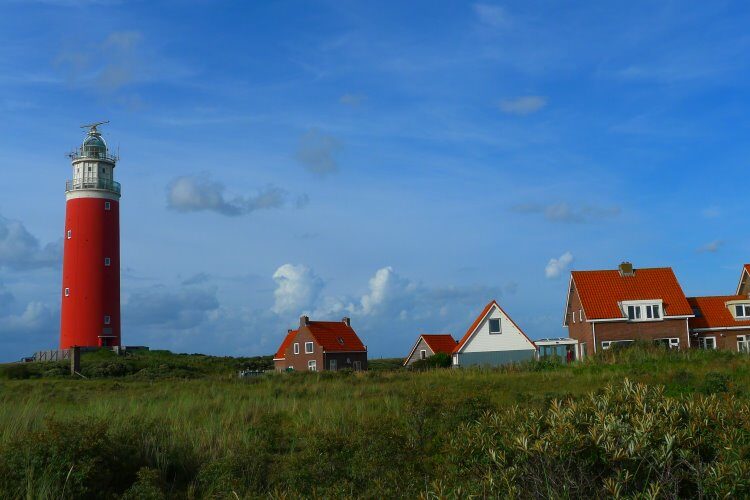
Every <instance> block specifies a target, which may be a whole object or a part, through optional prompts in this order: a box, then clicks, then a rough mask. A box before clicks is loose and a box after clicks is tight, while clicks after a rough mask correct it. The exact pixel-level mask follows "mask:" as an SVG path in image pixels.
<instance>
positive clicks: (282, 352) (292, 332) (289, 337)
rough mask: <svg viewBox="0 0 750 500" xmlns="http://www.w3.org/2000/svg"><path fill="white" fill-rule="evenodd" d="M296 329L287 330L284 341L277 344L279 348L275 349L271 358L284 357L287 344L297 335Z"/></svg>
mask: <svg viewBox="0 0 750 500" xmlns="http://www.w3.org/2000/svg"><path fill="white" fill-rule="evenodd" d="M297 331H298V330H289V333H287V334H286V337H284V341H283V342H282V343H281V345H280V346H279V350H278V351H276V354H274V356H273V359H284V358H285V357H286V354H285V353H286V348H287V347H289V344H291V343H292V340H294V336H295V335H297Z"/></svg>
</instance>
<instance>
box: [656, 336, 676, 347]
mask: <svg viewBox="0 0 750 500" xmlns="http://www.w3.org/2000/svg"><path fill="white" fill-rule="evenodd" d="M662 340H668V341H669V344H668V347H669V348H670V349H679V348H680V338H679V337H661V338H658V339H654V342H660V341H662Z"/></svg>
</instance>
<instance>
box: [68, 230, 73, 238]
mask: <svg viewBox="0 0 750 500" xmlns="http://www.w3.org/2000/svg"><path fill="white" fill-rule="evenodd" d="M67 236H68V239H71V238H72V237H73V231H71V230H70V229H68V234H67Z"/></svg>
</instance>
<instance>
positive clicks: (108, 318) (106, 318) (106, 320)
mask: <svg viewBox="0 0 750 500" xmlns="http://www.w3.org/2000/svg"><path fill="white" fill-rule="evenodd" d="M110 323H112V318H111V317H110V316H104V324H105V325H109V324H110Z"/></svg>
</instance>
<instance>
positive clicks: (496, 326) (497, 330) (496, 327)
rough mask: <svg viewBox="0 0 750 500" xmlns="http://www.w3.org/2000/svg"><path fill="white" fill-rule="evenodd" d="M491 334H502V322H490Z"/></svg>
mask: <svg viewBox="0 0 750 500" xmlns="http://www.w3.org/2000/svg"><path fill="white" fill-rule="evenodd" d="M490 333H491V334H494V333H501V332H500V320H499V319H491V320H490Z"/></svg>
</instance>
